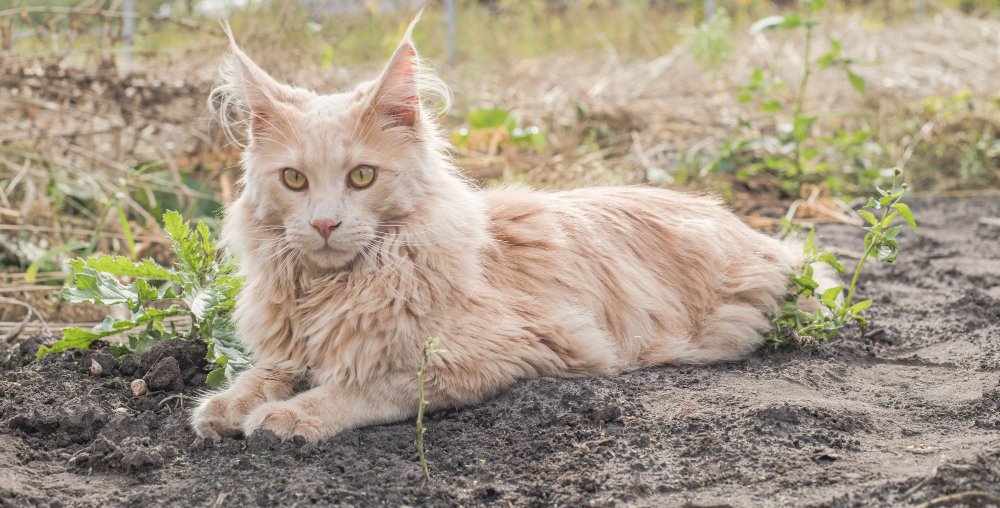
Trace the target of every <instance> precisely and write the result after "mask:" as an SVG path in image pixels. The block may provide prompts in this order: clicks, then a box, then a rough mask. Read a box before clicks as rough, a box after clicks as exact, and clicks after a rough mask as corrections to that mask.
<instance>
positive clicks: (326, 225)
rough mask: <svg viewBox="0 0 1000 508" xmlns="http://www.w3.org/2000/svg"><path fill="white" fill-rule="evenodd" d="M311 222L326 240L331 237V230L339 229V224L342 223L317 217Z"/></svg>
mask: <svg viewBox="0 0 1000 508" xmlns="http://www.w3.org/2000/svg"><path fill="white" fill-rule="evenodd" d="M310 224H312V227H314V228H316V231H319V234H320V236H322V237H323V239H324V240H326V239H328V238H330V231H333V230H334V229H337V226H339V225H340V221H335V220H332V219H316V220H314V221H312V222H311V223H310Z"/></svg>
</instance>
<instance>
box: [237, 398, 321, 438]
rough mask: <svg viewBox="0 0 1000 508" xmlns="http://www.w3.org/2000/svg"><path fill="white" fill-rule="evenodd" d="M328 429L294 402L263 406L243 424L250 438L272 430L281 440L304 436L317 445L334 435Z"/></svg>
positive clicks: (278, 402) (245, 433)
mask: <svg viewBox="0 0 1000 508" xmlns="http://www.w3.org/2000/svg"><path fill="white" fill-rule="evenodd" d="M328 427H329V426H328V425H324V424H323V421H322V420H320V419H319V418H316V417H314V416H309V415H308V414H306V412H305V411H303V410H302V408H300V407H298V405H297V404H295V403H294V402H291V401H275V402H268V403H266V404H263V405H261V406H260V407H258V408H257V409H254V410H253V411H252V412H251V413H250V416H248V417H247V419H246V421H244V422H243V434H244V435H247V436H249V435H251V434H253V433H254V431H257V430H270V431H271V432H274V434H275V435H277V436H278V437H280V438H281V439H285V440H287V439H292V438H294V437H295V436H302V437H304V438H305V439H306V441H308V442H310V443H315V442H317V441H319V440H320V439H323V438H326V437H329V436H330V435H332V432H329V431H328Z"/></svg>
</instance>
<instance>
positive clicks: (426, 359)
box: [417, 338, 444, 481]
mask: <svg viewBox="0 0 1000 508" xmlns="http://www.w3.org/2000/svg"><path fill="white" fill-rule="evenodd" d="M440 346H441V339H437V338H435V339H430V340H428V341H427V343H426V344H424V356H423V359H422V360H421V362H420V368H419V369H418V370H417V400H418V405H417V457H418V460H419V461H420V469H421V470H422V471H423V472H424V481H427V480H428V479H430V477H431V471H430V469H429V468H428V467H427V458H426V456H425V455H424V433H425V432H427V428H426V427H424V408H426V407H427V404H428V402H427V398H426V397H425V392H424V381H425V380H426V376H427V366H428V365H429V364H430V361H431V356H433V355H435V354H437V353H441V352H443V351H444V350H443V349H440Z"/></svg>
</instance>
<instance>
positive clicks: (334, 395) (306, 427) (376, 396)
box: [243, 383, 417, 443]
mask: <svg viewBox="0 0 1000 508" xmlns="http://www.w3.org/2000/svg"><path fill="white" fill-rule="evenodd" d="M392 384H393V383H387V384H386V385H383V387H382V389H381V390H378V391H377V393H373V392H361V391H352V390H349V389H345V388H343V387H340V386H337V385H320V386H317V387H315V388H312V389H311V390H308V391H305V392H302V393H300V394H298V395H296V396H295V397H292V398H291V399H288V400H278V401H273V402H268V403H266V404H262V405H261V406H259V407H258V408H257V409H254V410H253V411H252V412H251V413H250V416H248V417H247V419H246V421H245V422H244V424H243V434H244V435H247V436H249V435H251V434H253V433H254V432H255V431H258V430H270V431H272V432H274V433H275V434H276V435H277V436H278V437H280V438H281V439H292V438H294V437H295V436H302V437H304V438H305V439H306V440H307V441H309V442H312V443H315V442H317V441H320V440H323V439H327V438H329V437H331V436H334V435H336V434H337V433H339V432H341V431H343V430H346V429H350V428H354V427H358V426H362V425H373V424H379V423H388V422H393V421H398V420H401V419H403V418H406V417H409V416H412V415H414V414H416V410H417V409H416V408H417V401H416V394H415V392H413V393H409V392H410V391H409V390H407V391H404V392H400V391H393V392H390V391H389V390H386V389H385V388H388V387H390V386H392Z"/></svg>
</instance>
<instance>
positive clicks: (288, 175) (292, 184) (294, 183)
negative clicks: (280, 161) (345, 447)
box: [281, 168, 309, 191]
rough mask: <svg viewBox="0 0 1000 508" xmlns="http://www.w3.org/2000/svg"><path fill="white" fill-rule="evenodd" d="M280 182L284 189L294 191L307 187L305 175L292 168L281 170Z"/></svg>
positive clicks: (307, 181)
mask: <svg viewBox="0 0 1000 508" xmlns="http://www.w3.org/2000/svg"><path fill="white" fill-rule="evenodd" d="M281 181H282V183H284V184H285V187H288V188H289V189H292V190H294V191H300V190H303V189H305V188H306V186H307V185H309V180H306V175H303V174H302V173H300V172H298V171H296V170H294V169H292V168H285V169H282V170H281Z"/></svg>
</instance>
